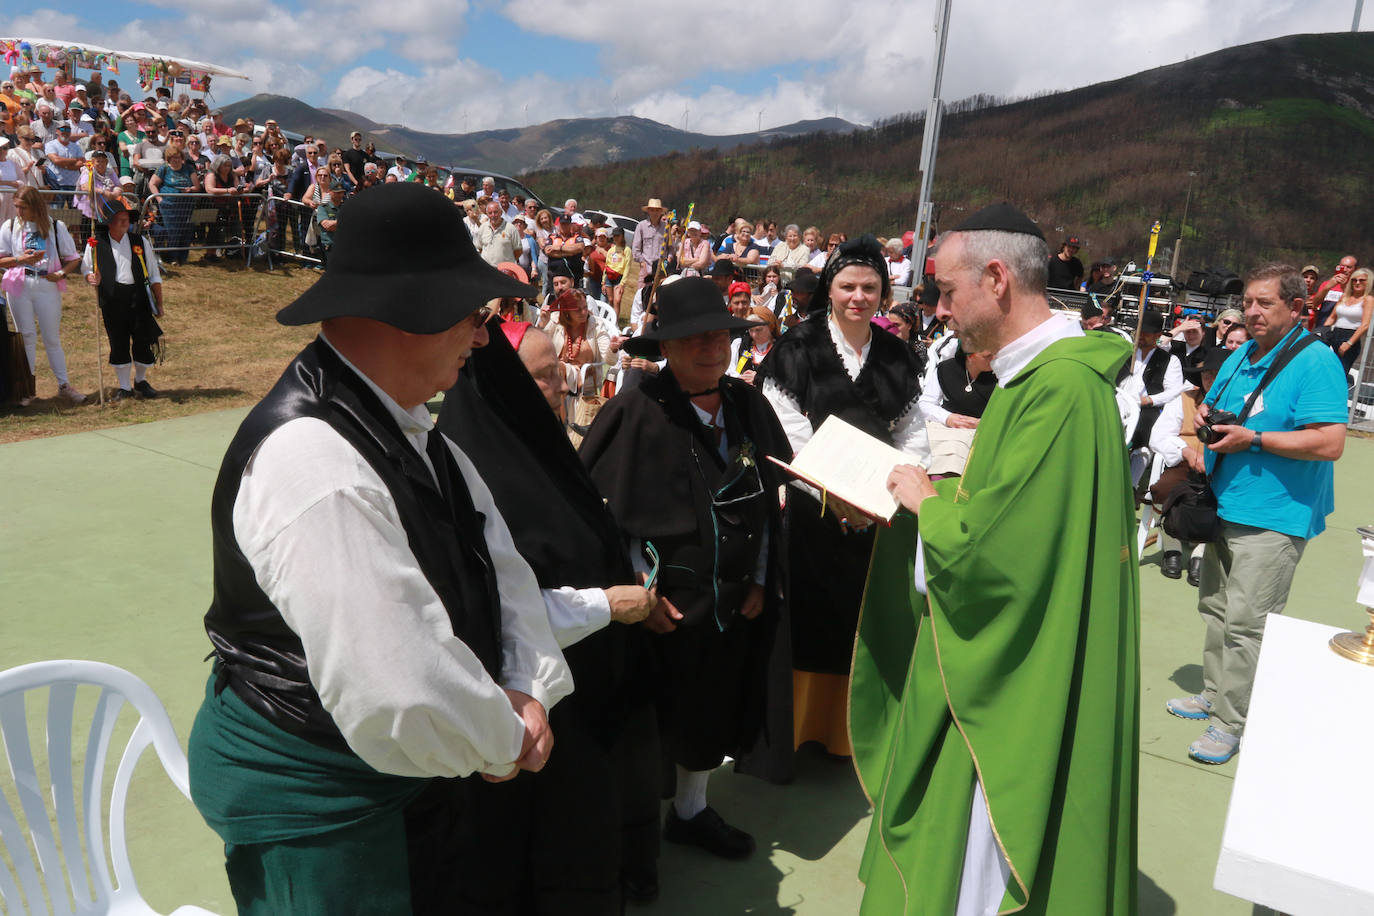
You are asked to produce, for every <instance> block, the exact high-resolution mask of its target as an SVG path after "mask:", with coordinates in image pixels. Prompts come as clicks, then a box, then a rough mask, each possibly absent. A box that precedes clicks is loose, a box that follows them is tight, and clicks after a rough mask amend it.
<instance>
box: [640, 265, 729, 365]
mask: <svg viewBox="0 0 1374 916" xmlns="http://www.w3.org/2000/svg"><path fill="white" fill-rule="evenodd" d="M752 326H753V322H750V321H745V320H744V319H743V318H736V317H735V316H734V315H731V314H730V310H729V309H727V308H726V307H725V300H724V299H722V298H721V296H720V287H719V286H716V284H715V282H714V281H712V280H710V279H707V278H706V277H683V278H682V279H681V280H678V281H676V282H674V283H670V284H667V285H660V286H659V288H658V320H657V321H655V322H654V324H653V327H651V328H649V329H648V330H646V331H645V332H644V333H643V334H640V335H639V336H638V337H631V338H630V339H629V340H627V341H625V343H624V345H623V346H622V349H623V350H624V351H625V352H626V353H628V354H630V355H631V356H638V357H640V358H641V359H661V358H662V356H663V353H662V351H661V350H660V349H659V346H658V344H659V341H663V340H679V339H681V338H683V337H691V336H692V335H693V334H704V333H706V332H707V331H733V330H735V329H737V328H748V327H752Z"/></svg>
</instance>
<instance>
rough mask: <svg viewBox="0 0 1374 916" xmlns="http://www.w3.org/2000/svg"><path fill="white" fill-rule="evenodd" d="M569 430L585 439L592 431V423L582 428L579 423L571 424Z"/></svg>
mask: <svg viewBox="0 0 1374 916" xmlns="http://www.w3.org/2000/svg"><path fill="white" fill-rule="evenodd" d="M568 428H569V429H571V430H572V431H573V432H575V433H577V434H578V435H579V436H582V437H584V438H585V437H586V435H587V433H589V432H591V431H592V426H591V424H590V423H588V424H587V425H586V426H582V425H580V424H577V423H569V424H568Z"/></svg>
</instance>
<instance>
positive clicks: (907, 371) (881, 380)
mask: <svg viewBox="0 0 1374 916" xmlns="http://www.w3.org/2000/svg"><path fill="white" fill-rule="evenodd" d="M829 322H830V316H829V314H828V311H827V310H822V311H820V312H817V313H815V314H813V315H809V316H808V317H807V319H806V320H805V321H803V322H802V323H801V324H798V325H797V326H796V327H794V328H792V330H790V331H788V332H787V333H786V334H784V335H782V339H780V340H779V341H778V342H777V343H775V344H774V345H773V349H772V350H771V351H770V352H769V354H768V358H767V359H766V360H764V361H763V363H761V364H760V365H759V369H758V376H756V378H755V381H756V383H757V384H759V385H760V386H762V384H763V379H766V378H771V379H773V380H774V381H776V382H777V383H778V385H779V387H781V388H782V390H783V391H786V392H787V393H788V394H790V395H791V396H792V397H794V398H796V400H797V404H798V405H800V406H801V409H802V412H803V413H805V414H806V416H807V419H809V420H810V421H811V428H812V429H813V430H814V429H818V428H819V427H820V425H821V424H822V423H823V422H825V420H826V418H827V417H830V416H838V417H839V418H840V419H842V420H844V421H845V422H846V423H849V424H851V425H853V426H855V427H858V428H859V429H861V430H863V431H864V432H866V433H868V434H869V435H870V436H873V437H874V438H877V439H881V440H882V441H883V442H886V443H887V444H888V445H891V444H892V429H893V427H894V426H895V425H896V423H897V421H898V420H900V419H901V418H902V416H903V415H904V414H905V413H906V412H907V408H908V407H910V406H911V405H912V404H913V403H915V401H916V399H917V398H918V397H920V395H921V364H920V361H919V360H918V359H917V357H916V354H915V353H913V352H912V350H911V347H909V346H908V345H907V344H906V342H905V341H903V340H901V339H900V338H898V337H896V336H894V335H892V334H890V333H888V332H887V331H884V330H883V329H882V328H879V327H874V328H873V338H872V343H871V344H870V345H869V350H868V359H866V360H865V361H864V364H863V368H862V369H861V370H860V371H859V377H858V378H857V379H850V377H849V373H848V372H846V371H845V367H844V361H843V360H841V359H840V354H839V353H838V352H837V351H836V349H835V342H834V341H833V340H832V339H831V337H830V328H829Z"/></svg>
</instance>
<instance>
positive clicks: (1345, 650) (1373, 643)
mask: <svg viewBox="0 0 1374 916" xmlns="http://www.w3.org/2000/svg"><path fill="white" fill-rule="evenodd" d="M1365 610H1367V611H1369V626H1367V627H1365V631H1364V632H1363V633H1337V634H1336V635H1335V636H1333V637H1331V643H1330V645H1331V651H1332V652H1335V653H1336V654H1337V655H1339V656H1340V657H1341V658H1348V659H1350V660H1351V661H1352V662H1359V663H1360V664H1361V665H1374V608H1365Z"/></svg>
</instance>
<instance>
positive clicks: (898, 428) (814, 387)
mask: <svg viewBox="0 0 1374 916" xmlns="http://www.w3.org/2000/svg"><path fill="white" fill-rule="evenodd" d="M890 291H891V290H890V281H889V279H888V271H887V264H886V262H885V261H884V259H883V249H882V247H881V246H880V245H879V244H878V240H877V239H875V238H873V237H872V236H870V235H866V236H864V237H862V238H859V239H855V240H854V241H851V242H845V243H844V244H842V245H840V247H839V248H838V249H837V250H836V251H835V252H834V253H833V254H832V255H831V257H830V259H829V260H828V261H827V262H826V265H825V269H824V270H823V271H822V272H821V278H820V282H819V285H818V286H817V288H816V293H815V296H814V298H813V299H812V307H811V309H810V312H809V313H808V316H807V318H806V320H805V321H803V322H801V323H800V324H798V325H797V326H796V327H794V328H793V329H792V330H790V331H788V332H787V333H786V334H784V335H783V336H782V339H781V340H779V341H778V343H777V344H776V345H775V346H774V347H773V351H772V352H771V353H770V354H769V355H768V359H767V360H766V361H765V362H764V363H763V364H762V365H761V366H760V367H759V372H758V375H757V376H756V381H757V380H760V379H761V380H762V383H763V396H764V397H765V398H767V399H768V401H769V403H770V404H772V405H773V410H774V411H775V412H776V413H777V415H778V419H779V420H780V421H782V426H783V429H784V430H786V432H787V438H788V440H789V441H790V442H791V445H792V448H793V450H794V451H800V450H801V448H802V446H804V445H806V443H807V442H808V441H810V439H811V436H812V434H813V433H814V432H815V431H816V430H817V429H818V428H820V425H821V424H822V423H824V422H825V421H826V420H827V419H828V418H829V417H831V416H838V417H840V418H841V419H843V420H844V421H845V422H847V423H850V424H851V425H853V426H856V427H858V428H859V429H860V430H862V431H863V432H866V433H868V434H869V435H870V436H873V437H875V438H877V439H881V440H882V441H883V442H886V443H888V444H889V445H893V446H895V447H897V448H898V449H901V450H902V451H905V452H909V453H910V454H912V455H913V457H920V456H923V454H924V451H925V428H924V426H923V424H922V423H921V420H920V416H919V412H918V411H917V409H916V402H917V398H918V396H919V395H920V393H921V365H920V362H919V360H918V359H917V357H916V354H915V353H913V352H912V350H911V348H910V347H909V346H908V345H907V344H906V342H905V341H902V340H900V339H899V338H897V337H896V336H895V335H893V334H890V333H888V332H887V331H884V330H882V329H881V328H878V327H876V326H875V325H873V323H872V318H873V315H874V313H875V312H877V310H878V306H879V304H880V303H882V302H884V301H886V300H887V298H888V296H889V294H890ZM787 492H788V506H787V518H788V523H787V524H788V541H789V549H790V553H791V555H790V557H789V566H790V574H791V586H790V587H791V595H792V602H791V605H790V609H791V611H792V667H793V709H794V738H795V741H796V744H797V746H801V744H803V743H804V742H807V741H819V742H820V743H821V744H822V745H823V746H824V747H825V748H826V750H828V751H829V752H830V753H832V754H841V755H848V754H849V753H850V744H849V735H848V729H847V725H846V708H845V706H846V703H845V700H846V696H847V691H848V676H849V663H850V658H851V656H852V653H853V645H854V631H855V627H856V626H857V624H858V618H859V601H860V598H861V597H862V595H863V587H864V579H865V576H866V575H867V572H868V559H869V554H870V553H872V550H873V537H874V532H873V527H872V524H871V521H870V520H868V519H864V518H861V517H859V516H858V514H857V513H856V512H854V511H853V510H852V509H850V508H849V507H847V506H844V505H843V504H841V503H838V502H836V501H835V500H834V499H828V500H826V509H822V506H821V501H820V499H819V498H818V495H819V494H817V493H816V492H815V491H814V490H812V489H811V488H809V487H806V486H805V485H803V484H800V483H799V482H793V484H792V486H791V487H790V488H789V489H788V491H787ZM821 558H823V562H818V559H821Z"/></svg>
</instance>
